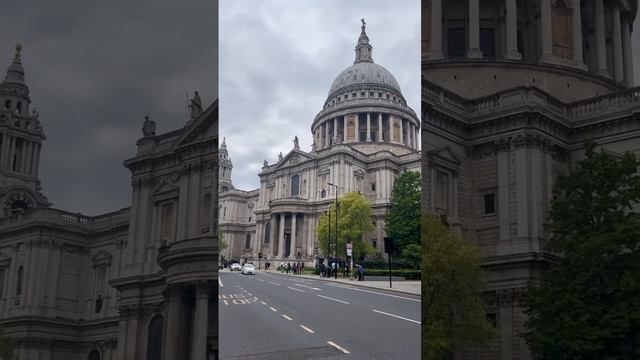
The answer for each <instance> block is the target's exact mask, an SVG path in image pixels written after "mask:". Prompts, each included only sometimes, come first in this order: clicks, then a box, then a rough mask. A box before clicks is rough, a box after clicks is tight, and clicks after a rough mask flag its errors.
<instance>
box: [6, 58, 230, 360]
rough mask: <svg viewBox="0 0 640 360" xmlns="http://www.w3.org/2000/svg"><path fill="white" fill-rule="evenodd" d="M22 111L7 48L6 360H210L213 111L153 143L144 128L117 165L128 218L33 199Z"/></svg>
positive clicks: (35, 155)
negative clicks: (9, 342) (10, 349)
mask: <svg viewBox="0 0 640 360" xmlns="http://www.w3.org/2000/svg"><path fill="white" fill-rule="evenodd" d="M30 105H31V99H30V96H29V88H28V87H27V85H26V83H25V78H24V68H23V65H22V61H21V47H20V46H17V47H16V53H15V57H14V59H13V62H12V64H11V65H10V66H9V69H8V71H7V75H6V77H5V79H4V81H3V82H2V83H0V204H1V205H0V328H1V329H2V330H3V332H4V334H5V336H8V337H10V338H12V339H13V340H14V341H15V344H16V356H17V357H16V358H17V359H18V360H31V359H78V360H80V359H89V360H99V359H130V360H134V359H154V360H160V359H199V360H204V359H213V358H215V357H217V331H218V329H217V299H216V294H217V284H216V283H215V281H216V278H217V265H216V264H217V263H216V261H217V257H218V255H217V245H216V234H217V229H216V223H217V222H216V219H217V214H216V213H215V211H216V207H215V205H214V204H216V203H217V191H216V190H217V169H218V166H217V128H218V104H217V102H215V103H214V104H212V105H211V106H209V107H207V108H206V109H204V108H203V107H202V105H201V103H200V99H199V97H198V96H197V95H196V97H195V98H194V99H193V100H192V103H191V118H190V119H188V120H187V121H186V122H185V124H184V126H183V127H181V128H179V129H176V130H174V131H171V132H168V133H165V134H156V132H155V128H156V126H155V122H154V121H153V120H151V119H148V118H147V119H146V120H145V121H144V124H143V137H141V138H140V139H139V140H138V142H137V153H136V154H135V156H134V157H132V158H130V159H127V160H125V162H124V165H125V166H126V167H127V168H128V169H129V170H130V171H131V185H132V200H131V206H130V207H128V208H124V209H120V210H117V211H114V212H110V213H106V214H102V215H98V216H85V215H83V214H80V213H71V212H67V211H64V210H60V209H56V208H54V207H52V204H51V203H50V202H49V201H47V198H46V197H45V196H44V194H42V191H41V188H40V180H39V178H38V167H39V162H40V153H41V150H42V149H43V141H44V140H45V135H44V130H43V124H45V125H46V120H43V119H40V117H39V114H38V113H36V112H35V110H34V111H31V109H30ZM45 149H46V148H45ZM78 150H79V151H81V149H78Z"/></svg>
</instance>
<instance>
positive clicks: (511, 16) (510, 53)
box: [504, 0, 522, 60]
mask: <svg viewBox="0 0 640 360" xmlns="http://www.w3.org/2000/svg"><path fill="white" fill-rule="evenodd" d="M505 5H506V8H507V33H506V35H507V53H506V54H505V56H504V57H505V58H506V59H510V60H522V55H521V54H520V53H519V52H518V4H517V3H516V0H506V4H505Z"/></svg>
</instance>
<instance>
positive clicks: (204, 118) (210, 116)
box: [175, 100, 218, 146]
mask: <svg viewBox="0 0 640 360" xmlns="http://www.w3.org/2000/svg"><path fill="white" fill-rule="evenodd" d="M217 120H218V100H216V101H215V102H214V103H213V104H211V105H210V106H209V107H208V108H207V109H206V110H205V111H203V112H202V114H200V116H199V117H198V118H197V119H195V120H193V121H191V122H189V123H187V125H186V126H185V131H184V132H183V133H182V135H181V136H180V137H179V138H178V140H176V143H175V144H176V145H177V146H180V145H186V144H189V143H196V142H200V141H203V140H208V139H214V138H217V137H218V121H217Z"/></svg>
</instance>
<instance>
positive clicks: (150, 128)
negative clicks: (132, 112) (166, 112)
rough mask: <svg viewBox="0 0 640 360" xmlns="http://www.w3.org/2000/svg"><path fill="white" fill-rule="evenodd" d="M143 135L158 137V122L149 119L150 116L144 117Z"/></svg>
mask: <svg viewBox="0 0 640 360" xmlns="http://www.w3.org/2000/svg"><path fill="white" fill-rule="evenodd" d="M142 135H144V136H155V135H156V122H155V121H153V120H151V119H149V117H148V116H145V117H144V123H143V124H142Z"/></svg>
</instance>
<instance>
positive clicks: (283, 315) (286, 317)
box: [282, 314, 293, 321]
mask: <svg viewBox="0 0 640 360" xmlns="http://www.w3.org/2000/svg"><path fill="white" fill-rule="evenodd" d="M282 317H283V318H285V319H287V320H289V321H291V320H293V319H292V318H290V317H288V316H287V315H285V314H282Z"/></svg>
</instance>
